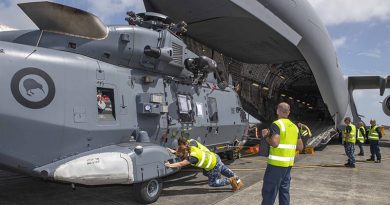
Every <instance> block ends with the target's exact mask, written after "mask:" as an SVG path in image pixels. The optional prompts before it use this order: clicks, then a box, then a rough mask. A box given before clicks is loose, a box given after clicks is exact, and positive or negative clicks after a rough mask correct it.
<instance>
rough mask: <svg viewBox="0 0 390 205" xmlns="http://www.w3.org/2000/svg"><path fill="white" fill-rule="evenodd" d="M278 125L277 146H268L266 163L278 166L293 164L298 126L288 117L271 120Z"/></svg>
mask: <svg viewBox="0 0 390 205" xmlns="http://www.w3.org/2000/svg"><path fill="white" fill-rule="evenodd" d="M273 123H274V124H275V125H277V126H278V127H279V131H280V134H279V136H280V141H279V146H278V147H277V148H274V147H272V146H270V150H269V156H268V159H267V162H268V164H270V165H274V166H278V167H290V166H293V165H294V158H295V150H296V148H297V141H298V132H299V130H298V127H297V126H296V125H295V124H294V123H292V122H291V121H290V120H289V119H279V120H276V121H275V122H273Z"/></svg>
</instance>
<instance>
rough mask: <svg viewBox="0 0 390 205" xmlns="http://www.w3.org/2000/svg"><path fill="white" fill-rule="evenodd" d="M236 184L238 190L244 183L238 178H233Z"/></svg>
mask: <svg viewBox="0 0 390 205" xmlns="http://www.w3.org/2000/svg"><path fill="white" fill-rule="evenodd" d="M234 178H235V180H236V182H237V190H240V189H241V188H242V187H244V182H242V180H241V179H240V177H238V176H234Z"/></svg>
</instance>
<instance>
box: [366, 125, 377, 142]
mask: <svg viewBox="0 0 390 205" xmlns="http://www.w3.org/2000/svg"><path fill="white" fill-rule="evenodd" d="M376 128H378V126H376V125H375V126H374V127H373V126H371V128H370V131H369V133H368V139H369V140H379V134H378V132H377V131H376Z"/></svg>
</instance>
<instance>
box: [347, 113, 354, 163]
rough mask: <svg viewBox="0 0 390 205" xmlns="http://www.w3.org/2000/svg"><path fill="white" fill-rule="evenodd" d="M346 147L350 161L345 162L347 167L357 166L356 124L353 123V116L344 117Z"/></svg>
mask: <svg viewBox="0 0 390 205" xmlns="http://www.w3.org/2000/svg"><path fill="white" fill-rule="evenodd" d="M344 123H345V125H346V126H345V130H344V148H345V154H346V155H347V156H348V162H347V163H346V164H344V166H346V167H350V168H355V143H356V126H355V125H353V124H352V122H351V118H350V117H346V118H345V119H344Z"/></svg>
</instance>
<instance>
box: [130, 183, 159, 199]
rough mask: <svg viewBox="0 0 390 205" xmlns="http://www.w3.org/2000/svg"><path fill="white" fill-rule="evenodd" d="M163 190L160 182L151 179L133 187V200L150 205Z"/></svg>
mask: <svg viewBox="0 0 390 205" xmlns="http://www.w3.org/2000/svg"><path fill="white" fill-rule="evenodd" d="M162 188H163V183H162V181H159V180H158V179H151V180H149V181H146V182H141V183H137V184H134V185H133V193H134V198H135V200H136V201H137V202H140V203H142V204H150V203H153V202H155V201H157V199H158V198H159V197H160V194H161V191H162Z"/></svg>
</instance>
